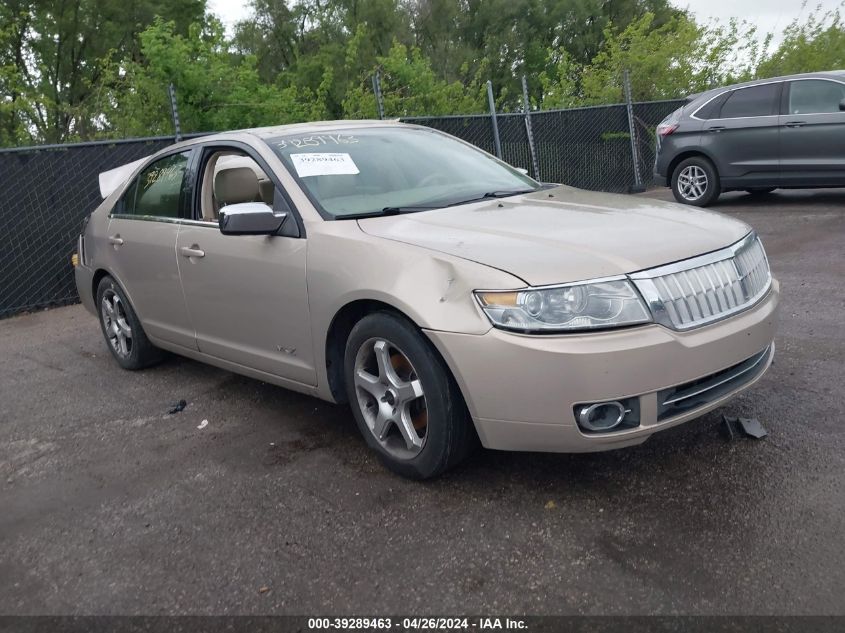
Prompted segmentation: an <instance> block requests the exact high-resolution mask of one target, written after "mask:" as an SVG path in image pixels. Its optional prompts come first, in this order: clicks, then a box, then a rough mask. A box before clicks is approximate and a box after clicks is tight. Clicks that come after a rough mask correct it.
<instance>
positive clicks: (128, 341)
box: [100, 289, 132, 358]
mask: <svg viewBox="0 0 845 633" xmlns="http://www.w3.org/2000/svg"><path fill="white" fill-rule="evenodd" d="M100 316H101V318H102V319H103V329H104V330H105V332H106V338H107V339H108V341H109V345H111V347H112V349H113V350H114V352H115V353H116V354H117V355H118V356H120V357H121V358H128V357H129V355H130V354H131V353H132V327H131V326H130V325H129V322H128V321H127V320H126V309H125V307H124V305H123V301H121V300H120V297H119V296H118V295H117V293H116V292H115V291H114V290H111V289H108V290H106V291H105V292H104V293H103V299H102V301H101V303H100Z"/></svg>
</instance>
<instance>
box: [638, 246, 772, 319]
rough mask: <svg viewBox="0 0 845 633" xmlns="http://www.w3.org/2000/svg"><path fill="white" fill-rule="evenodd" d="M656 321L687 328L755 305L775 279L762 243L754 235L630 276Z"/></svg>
mask: <svg viewBox="0 0 845 633" xmlns="http://www.w3.org/2000/svg"><path fill="white" fill-rule="evenodd" d="M630 277H631V279H632V280H633V282H634V283H635V284H636V285H637V288H638V289H639V291H640V293H641V294H642V295H643V297H644V298H645V300H646V301H647V302H648V304H649V307H650V308H651V311H652V314H653V315H654V320H655V321H657V322H658V323H662V324H663V325H666V326H667V327H671V328H673V329H676V330H687V329H690V328H693V327H698V326H700V325H704V324H706V323H710V322H712V321H716V320H718V319H721V318H724V317H726V316H729V315H731V314H734V313H736V312H740V311H741V310H744V309H745V308H747V307H749V306H751V305H753V304H754V303H756V302H757V301H758V300H759V299H760V298H761V297H762V296H763V295H764V294H765V293H766V291H767V290H768V289H769V286H770V285H771V281H772V277H771V273H770V272H769V262H768V261H767V259H766V253H765V251H764V250H763V245H762V244H761V243H760V239H759V238H758V237H757V236H756V235H755V234H754V233H750V234H749V235H747V236H746V237H745V238H743V239H742V240H740V241H739V242H737V243H736V244H733V245H732V246H729V247H728V248H724V249H722V250H719V251H716V252H713V253H708V254H707V255H702V256H700V257H694V258H692V259H687V260H684V261H681V262H677V263H675V264H669V265H668V266H661V267H659V268H652V269H650V270H645V271H642V272H639V273H635V274H633V275H630Z"/></svg>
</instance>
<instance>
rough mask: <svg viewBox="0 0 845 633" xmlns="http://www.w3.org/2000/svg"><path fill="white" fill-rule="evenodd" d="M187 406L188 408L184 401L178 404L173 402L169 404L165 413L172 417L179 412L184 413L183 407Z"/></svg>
mask: <svg viewBox="0 0 845 633" xmlns="http://www.w3.org/2000/svg"><path fill="white" fill-rule="evenodd" d="M187 406H188V403H187V402H186V401H184V400H180V401H179V402H174V403H173V404H171V405H170V408H169V409H168V410H167V412H168V413H169V414H170V415H173V414H174V413H179V412H180V411H184V410H185V407H187Z"/></svg>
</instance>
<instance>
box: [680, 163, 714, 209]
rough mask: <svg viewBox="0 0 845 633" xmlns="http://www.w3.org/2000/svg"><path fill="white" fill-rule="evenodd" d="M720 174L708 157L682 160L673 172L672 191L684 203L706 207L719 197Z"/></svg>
mask: <svg viewBox="0 0 845 633" xmlns="http://www.w3.org/2000/svg"><path fill="white" fill-rule="evenodd" d="M720 192H721V187H720V185H719V174H718V173H716V168H715V167H714V166H713V163H711V162H710V161H709V160H708V159H706V158H705V157H703V156H693V157H692V158H687V159H686V160H684V161H681V162H680V163H679V164H678V166H677V167H675V171H674V172H673V173H672V193H673V194H675V200H677V201H678V202H682V203H683V204H692V205H695V206H697V207H706V206H707V205H708V204H710V203H711V202H713V201H715V200H716V198H718V197H719V193H720Z"/></svg>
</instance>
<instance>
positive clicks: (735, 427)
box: [721, 415, 769, 441]
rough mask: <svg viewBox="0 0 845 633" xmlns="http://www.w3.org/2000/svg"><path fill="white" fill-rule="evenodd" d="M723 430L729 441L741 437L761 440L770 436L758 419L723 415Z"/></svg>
mask: <svg viewBox="0 0 845 633" xmlns="http://www.w3.org/2000/svg"><path fill="white" fill-rule="evenodd" d="M721 429H722V434H723V435H724V436H725V437H726V438H727V439H728V441H732V440H734V439H736V438H737V437H739V436H740V435H744V436H746V437H753V438H754V439H757V440H759V439H762V438H764V437H766V436H767V435H768V434H769V432H768V431H766V429H764V428H763V425H762V424H760V421H759V420H758V419H757V418H733V417H728V416H726V415H722V426H721Z"/></svg>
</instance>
